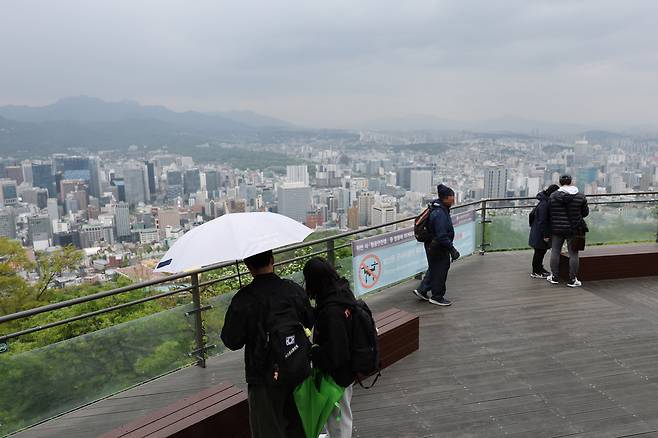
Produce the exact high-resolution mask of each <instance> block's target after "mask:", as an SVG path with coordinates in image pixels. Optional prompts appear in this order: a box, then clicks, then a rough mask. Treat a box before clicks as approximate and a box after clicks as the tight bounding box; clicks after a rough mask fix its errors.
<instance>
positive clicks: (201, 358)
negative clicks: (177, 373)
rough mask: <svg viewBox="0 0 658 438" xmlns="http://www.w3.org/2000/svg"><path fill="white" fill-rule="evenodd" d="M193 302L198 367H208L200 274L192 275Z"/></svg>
mask: <svg viewBox="0 0 658 438" xmlns="http://www.w3.org/2000/svg"><path fill="white" fill-rule="evenodd" d="M192 301H193V303H194V309H193V314H194V343H195V344H196V352H197V354H196V357H197V362H196V364H197V366H200V367H201V368H205V367H206V349H205V344H204V342H203V319H202V317H201V291H200V289H199V274H198V273H194V274H192Z"/></svg>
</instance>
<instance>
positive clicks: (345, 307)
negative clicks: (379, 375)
mask: <svg viewBox="0 0 658 438" xmlns="http://www.w3.org/2000/svg"><path fill="white" fill-rule="evenodd" d="M355 305H356V299H355V298H354V295H353V294H352V291H351V290H350V287H349V283H348V282H347V280H344V279H343V280H342V284H341V287H340V289H338V290H334V291H331V292H330V293H329V294H328V295H327V296H325V297H323V299H322V300H318V303H317V308H316V312H315V327H314V329H313V332H314V335H313V343H314V344H317V345H314V346H313V348H312V349H311V359H312V360H313V366H314V367H317V368H319V369H320V370H322V371H325V372H327V373H329V375H331V377H332V378H333V379H334V381H335V382H336V383H337V384H339V385H340V386H343V387H348V386H350V385H351V384H352V383H353V382H354V373H353V372H352V365H351V363H352V362H351V353H350V345H351V338H352V314H351V312H352V310H351V309H353V308H354V306H355Z"/></svg>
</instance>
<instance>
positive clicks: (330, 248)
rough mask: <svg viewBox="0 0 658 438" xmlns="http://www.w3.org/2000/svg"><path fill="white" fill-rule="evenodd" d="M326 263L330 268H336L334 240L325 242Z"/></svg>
mask: <svg viewBox="0 0 658 438" xmlns="http://www.w3.org/2000/svg"><path fill="white" fill-rule="evenodd" d="M327 261H328V262H329V263H330V264H331V266H334V267H335V266H336V251H335V250H334V240H333V239H332V240H327Z"/></svg>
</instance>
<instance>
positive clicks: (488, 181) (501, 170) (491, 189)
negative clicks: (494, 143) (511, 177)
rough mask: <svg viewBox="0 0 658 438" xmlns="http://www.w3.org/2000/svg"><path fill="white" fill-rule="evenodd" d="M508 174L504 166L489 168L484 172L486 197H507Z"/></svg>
mask: <svg viewBox="0 0 658 438" xmlns="http://www.w3.org/2000/svg"><path fill="white" fill-rule="evenodd" d="M507 177H508V172H507V169H506V168H505V167H504V166H492V167H488V168H486V169H485V171H484V197H485V198H506V197H507Z"/></svg>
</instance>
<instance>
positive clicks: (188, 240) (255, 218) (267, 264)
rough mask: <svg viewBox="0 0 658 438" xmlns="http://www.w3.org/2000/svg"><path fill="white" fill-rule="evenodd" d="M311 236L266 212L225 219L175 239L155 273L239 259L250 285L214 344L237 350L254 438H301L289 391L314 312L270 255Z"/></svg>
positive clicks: (302, 371)
mask: <svg viewBox="0 0 658 438" xmlns="http://www.w3.org/2000/svg"><path fill="white" fill-rule="evenodd" d="M311 233H312V230H311V229H310V228H308V227H306V226H304V225H302V224H300V223H299V222H296V221H295V220H293V219H290V218H288V217H286V216H283V215H280V214H276V213H270V212H251V213H232V214H226V215H224V216H221V217H218V218H216V219H213V220H212V221H210V222H206V223H205V224H203V225H201V226H198V227H196V228H193V229H192V230H190V231H189V232H187V233H185V234H184V235H183V236H182V237H180V238H179V239H178V240H176V243H174V245H173V246H172V247H171V248H170V249H169V250H168V251H167V253H166V254H165V255H164V256H163V257H162V260H160V262H159V263H158V266H157V267H156V269H155V270H156V272H168V273H180V272H192V276H197V278H198V273H196V272H197V271H198V270H199V269H203V268H207V267H211V266H213V265H218V266H221V265H219V264H220V263H226V262H235V263H237V260H244V262H245V264H246V265H247V268H248V269H249V272H251V275H252V276H253V278H254V279H253V281H252V282H251V283H250V284H249V285H247V286H245V287H242V288H241V289H240V290H239V291H238V292H237V293H236V294H235V296H234V297H233V299H232V301H231V304H230V306H229V308H228V310H227V312H226V317H225V320H224V327H223V329H222V334H221V338H222V341H223V342H224V344H225V345H226V346H227V347H228V348H229V349H231V350H239V349H241V348H243V347H244V358H245V374H246V380H247V385H248V398H249V422H250V425H251V433H252V436H253V437H257V438H261V437H267V438H270V437H272V438H279V437H280V438H287V437H304V431H303V428H302V425H301V421H300V418H299V414H298V412H297V408H296V406H295V404H294V401H293V396H292V392H293V389H294V388H295V387H296V386H297V385H298V384H299V383H301V382H302V381H303V380H304V379H306V377H307V376H308V375H309V374H310V371H311V370H310V363H309V359H308V353H309V351H310V348H311V344H310V341H309V339H308V336H310V330H308V328H309V327H311V326H312V322H313V321H312V318H313V316H312V315H313V313H312V310H311V307H310V303H309V301H308V298H307V296H306V293H305V292H304V290H303V289H302V288H301V287H300V286H298V285H297V284H296V283H294V282H292V281H288V280H284V279H282V278H279V277H278V276H277V275H276V274H274V257H273V255H272V250H273V249H275V248H280V247H283V246H287V245H291V244H294V243H298V242H302V241H303V240H304V239H305V238H306V237H308V236H309V235H310V234H311Z"/></svg>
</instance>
